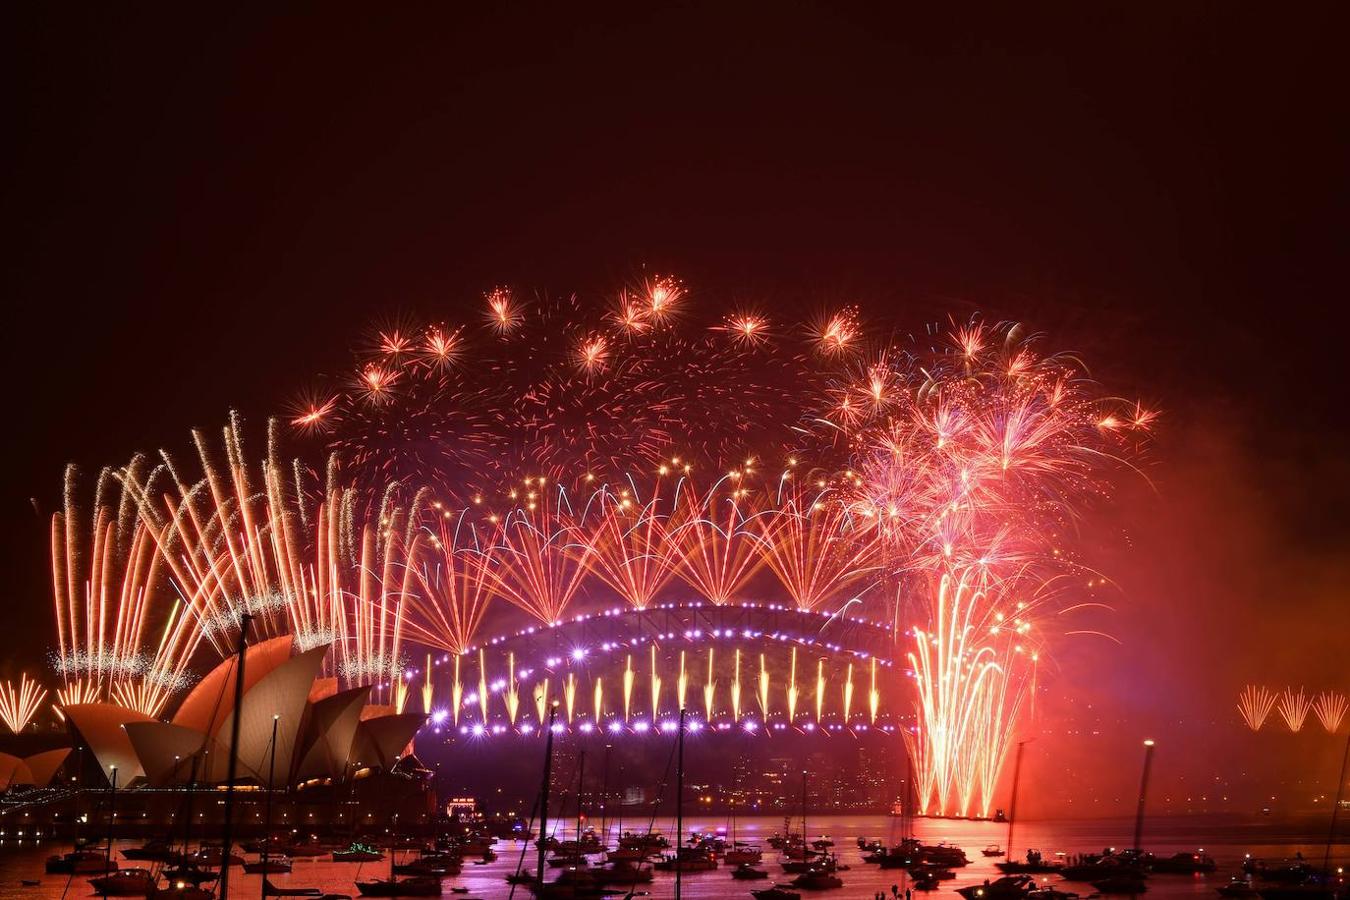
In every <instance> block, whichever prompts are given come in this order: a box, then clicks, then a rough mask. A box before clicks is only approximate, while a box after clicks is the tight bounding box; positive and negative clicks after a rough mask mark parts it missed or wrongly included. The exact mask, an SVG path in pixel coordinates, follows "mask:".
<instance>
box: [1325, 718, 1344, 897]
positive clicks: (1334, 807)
mask: <svg viewBox="0 0 1350 900" xmlns="http://www.w3.org/2000/svg"><path fill="white" fill-rule="evenodd" d="M1347 763H1350V734H1346V736H1345V753H1344V754H1342V756H1341V780H1340V781H1338V782H1336V802H1335V803H1333V804H1331V830H1330V831H1328V832H1327V852H1326V853H1325V854H1324V855H1323V856H1322V879H1323V881H1324V883H1325V884H1327V885H1328V886H1329V885H1330V884H1331V881H1330V878H1331V844H1332V842H1333V841H1335V840H1336V816H1337V814H1338V813H1339V812H1340V811H1341V797H1342V796H1343V795H1344V794H1345V771H1346V768H1345V767H1346V764H1347Z"/></svg>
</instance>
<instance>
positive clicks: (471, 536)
mask: <svg viewBox="0 0 1350 900" xmlns="http://www.w3.org/2000/svg"><path fill="white" fill-rule="evenodd" d="M429 513H430V514H431V515H433V516H435V519H436V521H435V523H434V524H431V525H424V526H423V529H424V538H423V542H422V543H423V545H424V546H425V547H426V550H425V552H424V553H423V554H422V561H421V563H420V565H418V566H417V581H418V589H417V590H414V591H411V592H410V593H409V594H408V595H407V597H406V598H405V599H404V628H405V634H406V635H407V638H408V639H409V640H410V641H413V642H415V643H418V644H422V645H425V646H427V647H434V648H436V649H438V650H445V651H447V652H449V653H453V654H455V655H456V656H458V655H462V654H464V653H467V652H468V651H469V648H470V646H471V645H472V644H473V640H474V636H475V635H476V634H477V633H478V628H479V626H480V625H482V623H483V617H484V615H486V614H487V610H488V606H489V604H490V602H491V600H492V598H493V590H492V575H491V572H492V568H493V566H495V565H496V564H497V561H496V560H495V559H494V558H493V557H492V556H491V554H490V553H489V552H488V549H487V548H488V546H489V545H490V542H491V540H492V532H491V531H490V530H486V529H480V528H479V527H476V526H475V525H474V524H473V523H472V522H471V521H470V519H469V514H468V511H467V510H459V511H458V512H455V511H451V510H449V509H445V508H443V507H442V506H441V505H440V504H438V503H433V504H431V508H430V510H429ZM480 531H481V532H485V533H480Z"/></svg>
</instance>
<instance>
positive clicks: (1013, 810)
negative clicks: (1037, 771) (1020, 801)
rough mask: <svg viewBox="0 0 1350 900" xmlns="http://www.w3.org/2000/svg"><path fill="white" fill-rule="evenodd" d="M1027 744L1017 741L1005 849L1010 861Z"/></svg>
mask: <svg viewBox="0 0 1350 900" xmlns="http://www.w3.org/2000/svg"><path fill="white" fill-rule="evenodd" d="M1026 745H1027V742H1026V741H1018V742H1017V759H1016V760H1015V761H1014V762H1013V783H1012V802H1011V803H1009V804H1008V846H1007V848H1006V849H1005V850H1004V852H1005V853H1006V854H1007V855H1008V856H1007V858H1008V860H1009V861H1010V862H1011V861H1012V858H1013V851H1012V837H1013V826H1014V825H1016V824H1017V788H1018V786H1019V785H1020V784H1021V783H1022V749H1023V748H1024V747H1026Z"/></svg>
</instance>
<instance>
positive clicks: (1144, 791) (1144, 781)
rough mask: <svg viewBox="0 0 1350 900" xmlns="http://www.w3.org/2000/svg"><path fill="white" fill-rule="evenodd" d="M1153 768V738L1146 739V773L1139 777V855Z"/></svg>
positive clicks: (1136, 841) (1136, 831) (1136, 822)
mask: <svg viewBox="0 0 1350 900" xmlns="http://www.w3.org/2000/svg"><path fill="white" fill-rule="evenodd" d="M1152 769H1153V740H1152V739H1149V740H1146V741H1144V774H1143V775H1141V776H1140V778H1139V807H1138V809H1137V810H1136V811H1135V814H1134V852H1135V855H1136V856H1138V855H1139V854H1140V853H1142V852H1143V848H1142V847H1141V846H1140V845H1141V844H1142V843H1143V837H1144V800H1145V799H1146V798H1147V796H1148V773H1149V772H1150V771H1152Z"/></svg>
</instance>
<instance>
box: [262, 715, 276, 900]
mask: <svg viewBox="0 0 1350 900" xmlns="http://www.w3.org/2000/svg"><path fill="white" fill-rule="evenodd" d="M280 718H281V716H279V715H275V714H273V716H272V755H271V756H270V757H269V758H268V760H267V796H266V797H264V798H263V828H264V829H265V830H264V832H263V845H262V848H263V849H262V870H263V880H262V881H263V886H262V900H267V858H268V855H269V854H268V851H269V850H271V849H272V791H273V789H274V787H275V782H276V774H277V721H278V720H279V719H280Z"/></svg>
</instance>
